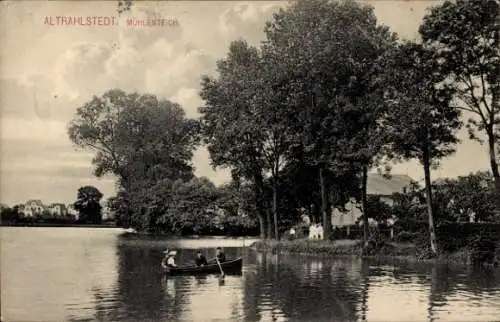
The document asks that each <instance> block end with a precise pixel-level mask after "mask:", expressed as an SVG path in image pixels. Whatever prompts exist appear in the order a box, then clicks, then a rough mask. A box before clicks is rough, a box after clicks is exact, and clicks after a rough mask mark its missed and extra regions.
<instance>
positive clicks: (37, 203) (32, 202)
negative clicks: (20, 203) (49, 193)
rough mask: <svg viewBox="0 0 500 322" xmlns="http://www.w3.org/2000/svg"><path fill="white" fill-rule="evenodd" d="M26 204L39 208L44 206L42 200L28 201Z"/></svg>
mask: <svg viewBox="0 0 500 322" xmlns="http://www.w3.org/2000/svg"><path fill="white" fill-rule="evenodd" d="M26 204H36V205H38V206H43V202H42V201H41V200H35V199H31V200H28V201H26Z"/></svg>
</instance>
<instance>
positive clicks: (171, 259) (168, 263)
mask: <svg viewBox="0 0 500 322" xmlns="http://www.w3.org/2000/svg"><path fill="white" fill-rule="evenodd" d="M163 253H164V254H165V257H163V260H162V261H161V266H162V267H163V268H167V267H177V265H176V264H175V255H176V254H177V252H176V251H175V250H169V249H167V250H166V251H164V252H163Z"/></svg>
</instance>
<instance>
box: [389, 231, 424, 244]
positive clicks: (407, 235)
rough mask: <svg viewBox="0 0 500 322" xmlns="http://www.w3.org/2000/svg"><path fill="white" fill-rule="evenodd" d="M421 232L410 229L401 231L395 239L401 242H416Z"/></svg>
mask: <svg viewBox="0 0 500 322" xmlns="http://www.w3.org/2000/svg"><path fill="white" fill-rule="evenodd" d="M419 235H420V233H416V232H410V231H400V232H399V233H398V234H397V235H396V236H395V237H394V241H396V242H399V243H410V242H414V241H415V240H416V239H417V238H418V236H419Z"/></svg>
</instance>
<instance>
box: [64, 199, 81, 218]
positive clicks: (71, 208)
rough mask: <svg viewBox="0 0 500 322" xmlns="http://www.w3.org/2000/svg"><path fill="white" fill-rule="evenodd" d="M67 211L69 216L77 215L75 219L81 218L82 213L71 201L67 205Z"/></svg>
mask: <svg viewBox="0 0 500 322" xmlns="http://www.w3.org/2000/svg"><path fill="white" fill-rule="evenodd" d="M66 213H67V214H68V216H73V217H75V220H78V219H80V213H79V212H78V210H76V209H75V205H73V204H71V203H70V204H69V205H67V206H66Z"/></svg>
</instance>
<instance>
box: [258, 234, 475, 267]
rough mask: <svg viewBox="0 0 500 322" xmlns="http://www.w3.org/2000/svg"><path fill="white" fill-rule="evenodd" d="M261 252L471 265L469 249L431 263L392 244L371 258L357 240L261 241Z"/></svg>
mask: <svg viewBox="0 0 500 322" xmlns="http://www.w3.org/2000/svg"><path fill="white" fill-rule="evenodd" d="M251 247H252V248H254V249H255V250H257V251H279V252H281V253H295V254H301V255H306V256H326V257H330V256H354V257H363V258H393V259H399V260H406V261H415V262H417V261H418V262H442V263H456V264H468V263H469V260H468V258H469V256H468V252H467V250H466V249H462V250H460V251H457V252H454V253H451V254H444V255H441V256H439V257H437V258H433V259H427V258H422V257H420V256H419V255H418V249H417V247H416V246H415V245H414V244H411V243H388V244H386V245H384V246H382V247H380V248H379V249H377V250H376V251H375V252H374V253H371V254H370V255H363V253H362V243H361V242H360V241H357V240H336V241H327V240H308V239H297V240H282V241H276V240H260V241H257V242H255V243H253V244H252V245H251Z"/></svg>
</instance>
